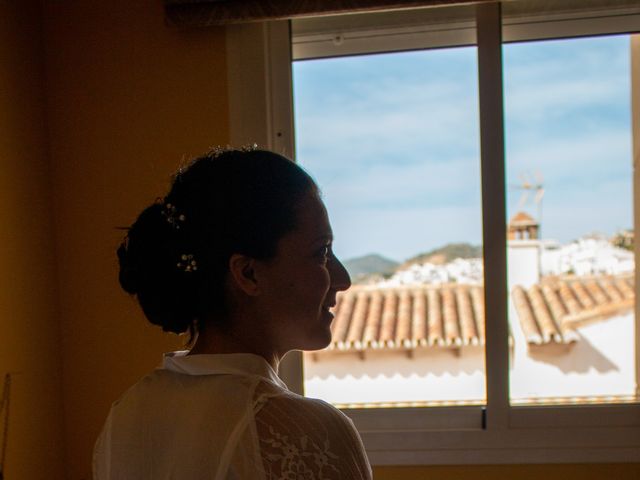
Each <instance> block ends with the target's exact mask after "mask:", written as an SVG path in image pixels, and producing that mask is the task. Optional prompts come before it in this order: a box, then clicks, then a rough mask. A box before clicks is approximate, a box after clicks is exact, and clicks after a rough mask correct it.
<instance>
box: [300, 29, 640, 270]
mask: <svg viewBox="0 0 640 480" xmlns="http://www.w3.org/2000/svg"><path fill="white" fill-rule="evenodd" d="M474 55H475V52H474V50H473V49H469V50H465V51H448V50H447V49H443V50H437V51H430V52H411V53H409V54H388V55H378V56H364V57H357V58H341V59H331V60H318V61H313V62H309V63H306V62H305V63H304V64H299V65H295V66H294V81H295V111H296V140H297V156H298V159H299V161H300V162H301V163H302V164H303V165H304V166H306V167H307V168H308V169H309V170H310V171H311V173H312V174H313V175H314V176H315V177H316V178H317V180H318V181H319V183H320V185H321V188H322V189H323V191H324V195H325V200H326V202H327V204H328V207H329V211H330V215H331V217H332V220H333V222H334V230H335V234H336V250H337V252H338V253H339V254H342V255H343V256H344V257H346V258H348V257H353V256H357V255H362V254H366V253H370V252H379V253H382V254H386V255H388V256H390V257H391V258H395V259H398V260H401V259H404V258H407V257H409V256H412V255H415V254H417V253H419V252H422V251H425V250H428V249H430V248H433V247H436V246H439V245H442V244H444V243H449V242H453V241H469V242H471V243H479V242H480V241H481V214H480V205H479V203H480V178H479V155H480V149H479V120H478V98H477V95H478V94H477V78H476V73H475V68H476V64H475V57H474ZM628 55H629V49H628V37H624V38H619V37H606V38H591V39H579V40H570V41H552V42H535V43H534V42H531V43H527V44H510V45H507V46H505V95H506V102H505V107H506V120H507V125H506V153H507V156H506V159H507V182H508V184H509V185H511V184H517V183H519V181H520V180H519V176H520V175H521V174H523V173H528V174H532V173H533V172H536V171H539V172H541V174H542V175H543V177H544V185H545V190H546V193H545V196H544V199H543V228H542V230H543V233H544V234H545V236H550V237H554V238H557V239H559V240H561V241H568V240H571V239H573V238H576V237H578V236H580V235H582V234H586V233H589V232H592V231H596V230H599V231H604V232H607V233H613V231H615V230H616V229H617V228H625V227H629V226H631V225H630V224H629V222H630V219H631V207H632V198H631V197H632V193H631V192H632V190H631V175H632V169H631V133H630V113H629V110H630V107H629V102H630V98H629V96H630V94H629V90H630V86H629V59H628ZM507 195H508V198H507V200H508V203H507V205H508V207H509V214H511V213H512V211H513V209H514V208H515V205H516V204H517V201H518V198H519V196H520V191H518V190H508V191H507ZM527 207H528V208H529V210H530V211H531V212H532V213H534V214H535V213H536V212H535V207H534V206H533V205H532V204H529V205H527Z"/></svg>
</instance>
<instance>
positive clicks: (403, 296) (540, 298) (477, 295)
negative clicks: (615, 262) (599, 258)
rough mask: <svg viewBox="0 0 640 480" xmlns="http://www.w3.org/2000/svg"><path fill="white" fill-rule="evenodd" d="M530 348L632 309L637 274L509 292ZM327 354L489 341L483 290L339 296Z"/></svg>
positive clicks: (358, 291)
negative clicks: (634, 277) (334, 351)
mask: <svg viewBox="0 0 640 480" xmlns="http://www.w3.org/2000/svg"><path fill="white" fill-rule="evenodd" d="M511 297H512V301H513V302H514V306H515V309H516V312H517V315H518V320H519V322H520V324H521V326H522V330H523V332H524V334H525V337H526V339H527V341H528V342H529V344H533V345H543V344H548V343H560V344H566V343H572V342H575V341H576V340H577V339H578V336H577V334H576V332H575V328H576V327H577V326H580V325H582V324H583V323H585V322H591V321H596V320H599V319H603V318H607V317H610V316H612V315H616V314H620V313H624V312H628V311H629V310H632V309H633V305H634V298H635V296H634V290H633V276H632V275H626V276H617V277H612V276H591V277H574V276H566V277H553V278H546V279H544V280H543V281H542V282H541V283H539V284H536V285H533V286H532V287H531V288H529V289H528V290H525V289H524V288H522V287H520V286H516V287H515V288H514V289H513V290H512V292H511ZM333 312H334V315H335V319H334V321H333V325H332V333H333V339H332V342H331V345H330V346H329V347H328V349H327V350H356V351H363V350H367V349H380V348H398V349H413V348H417V347H431V346H442V347H460V346H465V345H483V344H484V343H485V323H484V322H485V316H484V290H483V288H482V286H480V285H464V284H447V285H421V286H412V287H396V288H384V287H373V286H360V287H353V288H352V289H350V290H348V291H347V292H340V294H338V300H337V304H336V306H335V308H334V309H333Z"/></svg>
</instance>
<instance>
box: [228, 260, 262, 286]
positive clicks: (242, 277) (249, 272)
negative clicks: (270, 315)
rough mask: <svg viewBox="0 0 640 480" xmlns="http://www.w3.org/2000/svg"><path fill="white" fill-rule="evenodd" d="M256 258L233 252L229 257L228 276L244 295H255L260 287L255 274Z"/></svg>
mask: <svg viewBox="0 0 640 480" xmlns="http://www.w3.org/2000/svg"><path fill="white" fill-rule="evenodd" d="M255 267H256V260H255V259H254V258H251V257H248V256H247V255H241V254H239V253H234V254H233V255H231V258H229V276H230V278H231V281H232V282H233V284H234V285H235V286H236V288H238V289H240V290H242V291H243V292H244V293H245V294H246V295H249V296H251V297H255V296H257V295H259V294H260V287H259V286H258V280H257V276H256V269H255Z"/></svg>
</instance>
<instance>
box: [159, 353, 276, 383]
mask: <svg viewBox="0 0 640 480" xmlns="http://www.w3.org/2000/svg"><path fill="white" fill-rule="evenodd" d="M187 353H189V351H188V350H179V351H176V352H169V353H165V354H164V356H163V359H162V366H161V368H162V369H164V370H170V371H172V372H177V373H183V374H186V375H215V374H232V375H249V376H259V377H262V378H264V379H266V380H269V381H270V382H272V383H275V384H276V385H278V386H280V387H282V388H285V389H286V388H287V386H286V385H285V383H284V382H283V381H282V380H281V379H280V377H278V374H277V373H276V372H275V370H274V369H273V368H272V367H271V365H269V363H268V362H267V361H266V360H265V359H264V358H263V357H261V356H259V355H254V354H253V353H225V354H201V355H187Z"/></svg>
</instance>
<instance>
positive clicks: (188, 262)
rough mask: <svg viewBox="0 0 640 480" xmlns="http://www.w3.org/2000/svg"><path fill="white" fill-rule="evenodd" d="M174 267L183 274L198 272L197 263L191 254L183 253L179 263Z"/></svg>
mask: <svg viewBox="0 0 640 480" xmlns="http://www.w3.org/2000/svg"><path fill="white" fill-rule="evenodd" d="M176 267H178V270H182V271H184V272H195V271H196V270H198V262H196V260H195V259H194V258H193V255H192V254H187V253H183V254H182V255H180V261H179V262H178V263H177V264H176Z"/></svg>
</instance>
